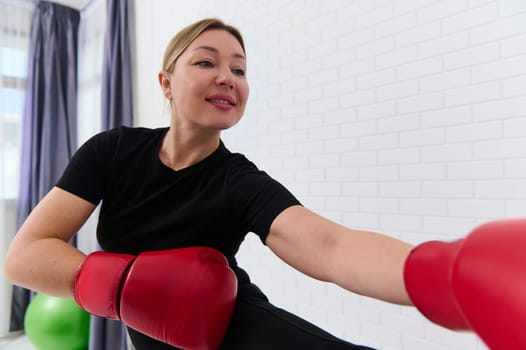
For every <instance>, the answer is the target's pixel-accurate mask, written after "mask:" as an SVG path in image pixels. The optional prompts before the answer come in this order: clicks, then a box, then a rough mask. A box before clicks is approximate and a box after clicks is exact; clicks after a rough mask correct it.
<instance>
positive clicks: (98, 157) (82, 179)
mask: <svg viewBox="0 0 526 350" xmlns="http://www.w3.org/2000/svg"><path fill="white" fill-rule="evenodd" d="M117 140H118V135H116V133H115V132H114V131H113V130H112V131H107V132H102V133H99V134H97V135H95V136H93V137H91V138H90V139H89V140H88V141H86V142H85V143H84V144H83V145H82V146H81V147H80V148H79V149H78V150H77V151H76V152H75V154H74V155H73V157H72V158H71V160H70V162H69V164H68V165H67V167H66V169H65V170H64V172H63V174H62V176H61V177H60V179H59V180H58V182H57V183H56V186H57V187H59V188H61V189H63V190H65V191H68V192H70V193H73V194H75V195H77V196H79V197H81V198H83V199H85V200H87V201H89V202H91V203H93V204H95V205H97V204H98V203H99V202H100V200H101V199H102V197H103V195H104V188H105V186H106V182H107V179H108V174H109V172H110V168H111V163H112V154H113V151H112V150H114V149H115V147H114V146H115V144H116V143H117Z"/></svg>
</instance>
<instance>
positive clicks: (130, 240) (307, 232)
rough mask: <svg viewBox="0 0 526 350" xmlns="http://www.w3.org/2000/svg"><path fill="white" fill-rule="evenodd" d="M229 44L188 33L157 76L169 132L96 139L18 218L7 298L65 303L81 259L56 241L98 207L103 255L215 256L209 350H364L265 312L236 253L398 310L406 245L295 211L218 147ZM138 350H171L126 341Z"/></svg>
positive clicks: (204, 27) (237, 67) (229, 103)
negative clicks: (225, 291)
mask: <svg viewBox="0 0 526 350" xmlns="http://www.w3.org/2000/svg"><path fill="white" fill-rule="evenodd" d="M245 56H246V55H245V48H244V43H243V39H242V37H241V35H240V33H239V32H238V31H237V30H236V29H235V28H233V27H231V26H228V25H226V24H224V23H222V22H221V21H219V20H216V19H206V20H202V21H199V22H197V23H194V24H192V25H190V26H188V27H186V28H184V29H183V30H182V31H181V32H179V33H178V34H177V35H176V36H175V37H174V38H173V39H172V41H171V42H170V44H169V45H168V47H167V50H166V53H165V56H164V60H163V69H162V71H161V72H160V73H159V75H158V79H159V83H160V86H161V89H162V92H163V94H164V96H165V97H166V98H167V99H168V100H169V102H170V108H171V121H170V126H169V127H168V128H161V129H154V130H151V129H144V128H119V129H115V130H111V131H108V132H103V133H101V134H99V135H96V136H95V137H93V138H92V139H91V140H89V141H88V142H87V143H86V144H84V145H83V146H82V147H81V148H80V149H79V151H77V153H76V154H75V156H74V157H73V159H72V161H71V163H70V164H69V166H68V167H67V169H66V170H65V172H64V174H63V176H62V178H61V179H60V180H59V181H58V183H57V186H56V187H54V188H53V189H52V190H51V191H50V192H49V193H48V194H47V195H46V197H45V198H44V199H43V200H42V201H41V202H40V204H39V205H38V206H37V207H36V208H35V209H34V211H33V212H32V213H31V215H30V216H29V217H28V219H27V220H26V222H25V223H24V225H23V226H22V227H21V228H20V231H19V232H18V234H17V235H16V237H15V239H14V241H13V242H12V245H11V247H10V249H9V252H8V255H7V258H6V261H5V274H6V277H7V278H8V279H9V280H11V281H13V283H16V284H18V285H21V286H24V287H26V288H29V289H32V290H35V291H38V292H42V293H45V294H49V295H55V296H59V297H66V298H70V297H72V296H73V291H72V287H71V286H72V285H73V283H74V282H73V279H74V276H75V273H76V271H77V270H78V269H79V266H80V265H81V263H82V262H83V261H85V259H86V256H85V255H84V254H83V253H82V252H80V251H79V250H77V249H76V248H74V247H72V246H70V245H69V244H68V241H69V240H70V239H71V238H72V237H73V235H74V234H75V233H76V232H77V231H78V229H79V228H80V227H81V226H82V225H83V223H84V222H85V221H86V220H87V218H88V217H89V216H90V214H91V213H92V212H93V210H94V209H95V207H96V206H97V204H98V203H99V202H100V201H101V200H102V207H101V212H100V216H99V224H98V228H97V237H98V240H99V243H100V245H101V247H102V248H103V249H104V250H105V251H108V252H113V253H125V254H140V253H141V252H144V251H157V250H165V249H173V248H181V247H191V246H208V247H213V248H216V249H217V250H219V251H220V252H222V253H223V254H224V255H225V256H226V257H227V259H228V262H229V265H230V267H231V268H232V270H233V271H234V272H235V275H236V277H237V281H238V294H237V302H236V306H235V310H234V314H233V316H232V320H231V323H230V326H229V329H228V331H227V333H226V336H225V338H224V341H223V343H222V345H221V347H220V348H221V349H225V350H234V349H251V350H253V349H276V350H277V349H365V347H360V346H355V345H352V344H350V343H347V342H344V341H342V340H340V339H337V338H335V337H333V336H331V335H329V334H327V333H326V332H324V331H322V330H320V329H319V328H317V327H315V326H313V325H311V324H309V323H307V322H306V321H304V320H302V319H300V318H298V317H296V316H294V315H291V314H290V313H287V312H286V311H284V310H281V309H278V308H276V307H274V306H273V305H271V304H270V303H269V302H268V300H267V299H266V297H265V296H264V295H263V293H262V292H261V291H260V290H259V289H258V288H257V287H256V286H255V285H253V284H251V283H250V280H249V278H248V276H247V274H246V273H245V272H244V271H243V270H242V269H241V268H240V267H238V266H237V263H236V260H235V254H236V252H237V250H238V248H239V246H240V244H241V242H242V241H243V239H244V236H245V235H246V234H247V233H248V232H254V233H256V234H257V235H259V237H260V238H261V240H262V242H263V243H264V244H266V245H267V246H268V247H269V248H270V249H271V250H272V251H273V252H274V253H275V254H276V255H277V256H279V257H280V258H281V259H283V260H284V261H285V262H286V263H288V264H289V265H291V266H292V267H294V268H296V269H297V270H299V271H301V272H303V273H305V274H307V275H309V276H311V277H314V278H316V279H319V280H322V281H329V282H333V283H336V284H338V285H340V286H341V287H343V288H345V289H347V290H349V291H351V292H354V293H358V294H361V295H366V296H369V297H373V298H377V299H380V300H384V301H387V302H392V303H397V304H403V305H410V304H411V302H410V300H409V297H408V295H407V292H406V289H405V287H404V281H403V265H404V262H405V260H406V258H407V256H408V254H409V252H410V251H411V249H412V246H410V245H408V244H406V243H403V242H401V241H398V240H396V239H393V238H390V237H387V236H384V235H381V234H377V233H372V232H364V231H356V230H351V229H348V228H345V227H342V226H340V225H338V224H336V223H334V222H331V221H329V220H327V219H325V218H323V217H321V216H319V215H317V214H315V213H313V212H312V211H310V210H308V209H306V208H304V207H303V206H302V205H301V204H300V203H299V201H298V200H297V199H296V198H295V197H294V196H293V195H292V194H291V193H290V192H288V191H287V190H286V189H285V188H284V187H283V186H281V185H280V184H279V183H277V182H276V181H275V180H273V179H272V178H270V177H269V176H268V175H267V174H266V173H264V172H262V171H260V170H258V169H257V168H256V167H255V166H254V165H253V164H252V163H251V162H250V161H248V160H247V159H246V158H244V157H243V156H242V155H239V154H235V153H231V152H230V151H229V150H228V149H227V148H226V147H225V146H224V145H223V143H222V142H221V139H220V133H221V130H224V129H228V128H230V127H232V126H234V125H235V124H236V123H237V122H238V121H239V120H240V119H241V116H242V115H243V112H244V110H245V105H246V102H247V98H248V93H249V88H248V83H247V80H246V76H245V72H246V65H247V62H246V57H245ZM129 331H130V335H131V338H132V341H133V343H134V345H135V346H136V348H137V349H138V350H141V349H173V348H174V347H171V346H169V345H167V344H164V343H162V342H159V341H157V340H154V339H152V338H150V337H148V336H146V335H144V334H141V333H139V332H137V331H134V330H132V329H130V330H129Z"/></svg>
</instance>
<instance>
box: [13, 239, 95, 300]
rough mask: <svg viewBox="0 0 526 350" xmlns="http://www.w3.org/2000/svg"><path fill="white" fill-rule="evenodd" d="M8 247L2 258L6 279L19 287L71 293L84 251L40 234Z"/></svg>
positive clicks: (60, 295)
mask: <svg viewBox="0 0 526 350" xmlns="http://www.w3.org/2000/svg"><path fill="white" fill-rule="evenodd" d="M16 243H17V242H14V243H13V246H12V247H11V248H10V250H9V251H8V254H7V256H6V259H5V261H4V275H5V277H6V279H7V280H8V281H9V282H11V283H13V284H16V285H19V286H21V287H24V288H27V289H31V290H33V291H36V292H40V293H44V294H47V295H52V296H57V297H64V298H69V297H72V296H73V292H72V283H73V277H74V275H75V271H76V270H77V268H78V266H79V265H80V263H81V262H82V261H83V260H84V258H85V255H84V254H83V253H82V252H80V251H79V250H78V249H76V248H75V247H73V246H71V245H70V244H68V243H67V242H64V241H62V240H60V239H57V238H44V239H39V240H35V241H32V242H31V243H29V244H25V245H24V246H23V247H17V245H16Z"/></svg>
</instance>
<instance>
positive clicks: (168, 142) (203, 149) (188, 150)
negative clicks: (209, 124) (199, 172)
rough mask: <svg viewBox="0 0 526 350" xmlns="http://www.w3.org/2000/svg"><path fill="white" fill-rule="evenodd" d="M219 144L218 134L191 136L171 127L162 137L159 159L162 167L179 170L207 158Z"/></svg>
mask: <svg viewBox="0 0 526 350" xmlns="http://www.w3.org/2000/svg"><path fill="white" fill-rule="evenodd" d="M219 142H220V133H219V132H211V133H200V134H199V135H191V134H190V133H187V132H180V131H179V130H178V129H176V128H175V127H173V126H171V127H170V129H168V132H167V133H166V135H165V136H164V139H163V142H162V145H161V149H160V151H159V158H160V159H161V161H162V162H163V164H164V165H166V166H168V167H170V168H172V169H174V170H181V169H184V168H187V167H189V166H192V165H194V164H196V163H198V162H200V161H201V160H203V159H205V158H206V157H208V156H209V155H210V154H212V153H213V152H214V151H215V150H216V149H217V147H218V146H219Z"/></svg>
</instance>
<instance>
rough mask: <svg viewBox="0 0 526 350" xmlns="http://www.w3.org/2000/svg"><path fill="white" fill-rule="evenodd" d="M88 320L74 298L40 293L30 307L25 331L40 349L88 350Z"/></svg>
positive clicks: (26, 316)
mask: <svg viewBox="0 0 526 350" xmlns="http://www.w3.org/2000/svg"><path fill="white" fill-rule="evenodd" d="M89 320H90V316H89V314H88V313H87V312H86V311H84V310H82V309H81V308H80V307H79V306H78V305H77V304H76V303H75V301H73V300H72V299H64V298H56V297H51V296H48V295H44V294H37V295H35V297H34V298H33V299H32V300H31V302H30V303H29V306H28V307H27V311H26V314H25V316H24V328H25V333H26V336H27V338H28V339H29V341H30V342H31V343H32V344H33V345H34V346H35V347H36V348H37V349H38V350H86V349H87V348H88V340H89Z"/></svg>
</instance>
